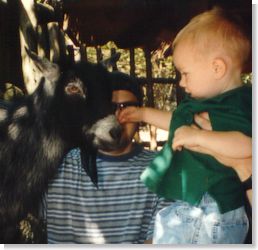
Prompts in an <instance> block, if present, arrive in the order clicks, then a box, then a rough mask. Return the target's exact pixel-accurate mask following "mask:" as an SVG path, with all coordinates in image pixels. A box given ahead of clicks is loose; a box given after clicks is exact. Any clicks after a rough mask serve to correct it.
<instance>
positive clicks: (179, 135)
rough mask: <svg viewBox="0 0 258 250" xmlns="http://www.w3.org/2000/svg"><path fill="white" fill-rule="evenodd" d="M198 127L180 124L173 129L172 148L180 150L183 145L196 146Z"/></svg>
mask: <svg viewBox="0 0 258 250" xmlns="http://www.w3.org/2000/svg"><path fill="white" fill-rule="evenodd" d="M199 132H200V129H198V128H197V126H195V125H192V126H182V127H180V128H178V129H177V130H176V131H175V134H174V139H173V143H172V149H173V150H179V151H181V150H182V148H183V147H185V148H188V149H190V148H192V147H196V146H198V140H197V138H198V133H199Z"/></svg>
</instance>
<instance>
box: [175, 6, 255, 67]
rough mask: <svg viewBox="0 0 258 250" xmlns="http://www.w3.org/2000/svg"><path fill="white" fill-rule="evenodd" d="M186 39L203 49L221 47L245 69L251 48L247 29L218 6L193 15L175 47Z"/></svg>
mask: <svg viewBox="0 0 258 250" xmlns="http://www.w3.org/2000/svg"><path fill="white" fill-rule="evenodd" d="M182 41H188V42H190V44H191V46H193V48H194V49H196V50H197V51H198V52H199V53H209V52H214V51H218V50H220V51H222V52H223V53H224V54H225V55H227V56H228V57H230V58H231V60H232V62H233V63H235V64H236V65H237V66H238V67H240V68H241V69H243V67H244V66H245V64H246V63H247V60H248V59H249V55H250V51H251V42H250V40H249V39H248V38H247V36H246V35H245V34H244V31H243V30H241V28H240V26H238V25H237V24H236V23H235V22H234V21H232V20H231V19H230V16H227V14H226V12H224V11H223V10H222V9H220V8H217V7H216V8H213V9H212V10H210V11H206V12H204V13H202V14H199V15H198V16H196V17H194V18H192V19H191V20H190V22H189V23H188V24H187V25H186V26H185V27H184V28H183V29H182V30H181V31H180V32H179V33H178V34H177V36H176V38H175V39H174V41H173V44H172V48H173V50H174V49H175V47H176V46H177V44H179V43H180V42H182Z"/></svg>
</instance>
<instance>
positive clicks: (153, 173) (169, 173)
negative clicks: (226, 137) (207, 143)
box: [141, 85, 252, 213]
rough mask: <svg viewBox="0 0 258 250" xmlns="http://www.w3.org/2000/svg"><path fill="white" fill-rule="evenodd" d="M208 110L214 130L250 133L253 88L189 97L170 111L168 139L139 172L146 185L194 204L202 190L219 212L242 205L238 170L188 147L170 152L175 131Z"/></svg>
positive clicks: (155, 190)
mask: <svg viewBox="0 0 258 250" xmlns="http://www.w3.org/2000/svg"><path fill="white" fill-rule="evenodd" d="M204 111H207V112H208V113H209V117H210V120H211V124H212V128H213V130H214V131H240V132H243V133H244V134H246V135H248V136H252V88H251V86H250V85H243V86H242V87H239V88H236V89H233V90H230V91H228V92H225V93H223V94H221V95H219V96H216V97H214V98H210V99H202V100H195V99H193V98H191V97H189V96H186V97H185V99H184V100H183V101H182V102H181V103H180V105H179V106H178V108H177V109H176V111H175V112H174V113H173V117H172V121H171V124H170V130H169V138H168V141H167V143H166V144H165V145H164V147H163V149H162V150H161V151H159V152H158V153H157V156H156V157H155V159H154V160H153V161H152V163H151V164H150V166H149V167H148V168H146V170H145V171H144V172H143V173H142V175H141V180H142V181H143V182H144V183H145V185H146V186H147V187H148V188H149V189H150V190H152V191H153V192H155V193H157V194H158V195H159V196H162V197H165V198H167V199H174V200H183V201H187V202H189V203H190V204H192V205H197V204H198V203H199V202H200V200H201V198H202V196H203V195H204V193H205V192H208V193H209V194H210V195H211V196H212V197H213V198H214V199H215V200H216V201H217V203H218V206H219V208H220V211H221V213H225V212H227V211H230V210H233V209H236V208H238V207H240V206H242V205H243V204H244V190H243V188H242V185H241V181H240V179H239V178H238V175H237V173H236V172H235V171H234V170H233V169H232V168H230V167H226V166H224V165H222V164H221V163H219V162H218V161H217V160H216V159H215V158H213V157H211V156H210V155H207V154H201V153H197V152H193V151H190V150H187V149H183V150H182V151H176V152H173V150H172V148H171V145H172V141H173V136H174V132H175V130H176V129H177V128H179V127H181V126H183V125H191V124H192V123H193V122H194V114H195V113H200V112H204Z"/></svg>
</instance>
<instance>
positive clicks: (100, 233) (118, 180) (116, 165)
mask: <svg viewBox="0 0 258 250" xmlns="http://www.w3.org/2000/svg"><path fill="white" fill-rule="evenodd" d="M154 155H155V152H152V151H148V150H144V149H143V148H142V147H140V146H139V145H135V147H134V149H133V150H132V152H130V153H129V154H126V155H122V156H115V157H113V156H107V155H101V154H99V155H98V158H97V168H98V188H96V187H95V186H94V185H93V184H92V182H91V181H90V178H89V177H88V176H87V175H86V173H85V170H84V169H83V168H82V166H81V159H80V151H79V149H74V150H72V151H70V152H69V153H68V155H67V156H66V157H65V159H64V161H63V163H62V165H61V166H60V167H59V169H58V174H57V176H56V178H55V179H54V180H53V181H52V182H51V183H50V184H49V189H48V194H47V210H46V216H47V233H48V243H84V244H87V243H89V244H110V243H143V242H144V241H145V240H147V239H151V238H152V235H153V227H154V217H155V214H156V213H157V211H158V210H160V209H161V208H163V207H165V206H168V205H169V204H170V202H168V201H167V202H166V201H164V200H163V199H159V198H158V197H157V196H156V195H155V194H154V193H152V192H150V191H148V189H147V188H146V187H145V186H144V184H143V183H142V182H141V181H140V179H139V176H140V175H141V173H142V171H143V170H144V169H145V168H146V166H148V165H149V163H150V161H151V160H152V159H153V158H154Z"/></svg>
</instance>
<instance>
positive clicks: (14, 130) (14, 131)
mask: <svg viewBox="0 0 258 250" xmlns="http://www.w3.org/2000/svg"><path fill="white" fill-rule="evenodd" d="M19 134H20V128H19V126H18V125H17V124H15V123H11V124H10V125H9V126H8V135H9V136H10V138H11V139H12V140H14V141H15V140H16V139H17V137H18V136H19Z"/></svg>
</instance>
